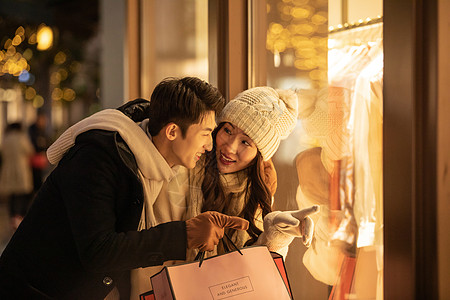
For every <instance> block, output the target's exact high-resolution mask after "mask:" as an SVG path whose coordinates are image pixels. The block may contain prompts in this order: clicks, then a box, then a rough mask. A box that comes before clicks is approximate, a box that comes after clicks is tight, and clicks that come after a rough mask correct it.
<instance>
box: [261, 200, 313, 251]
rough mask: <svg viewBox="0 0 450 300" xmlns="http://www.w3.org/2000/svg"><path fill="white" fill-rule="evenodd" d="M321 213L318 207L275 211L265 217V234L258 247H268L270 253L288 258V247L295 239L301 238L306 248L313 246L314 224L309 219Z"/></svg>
mask: <svg viewBox="0 0 450 300" xmlns="http://www.w3.org/2000/svg"><path fill="white" fill-rule="evenodd" d="M319 211H320V207H319V206H318V205H313V206H311V207H308V208H305V209H301V210H295V211H273V212H271V213H269V214H267V215H266V216H265V217H264V232H263V233H261V235H260V236H259V238H258V241H257V242H256V243H255V244H256V245H266V246H267V248H268V249H269V250H270V251H274V252H278V253H279V254H281V255H283V256H286V254H287V246H289V245H290V244H291V243H292V241H293V240H294V238H296V237H301V238H302V241H303V244H304V245H305V246H306V247H309V246H310V245H311V241H312V238H313V234H314V222H313V220H312V219H311V218H310V217H309V215H311V214H315V213H317V212H319Z"/></svg>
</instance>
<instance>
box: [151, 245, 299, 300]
mask: <svg viewBox="0 0 450 300" xmlns="http://www.w3.org/2000/svg"><path fill="white" fill-rule="evenodd" d="M241 253H242V254H241ZM150 280H151V282H152V286H153V292H154V294H155V298H156V299H157V300H172V299H176V300H198V299H211V300H220V299H226V298H231V297H233V298H232V299H242V300H245V299H248V300H250V299H252V300H253V299H277V300H283V299H291V296H290V293H289V287H288V286H287V285H286V284H285V282H284V280H283V278H282V276H281V274H280V272H279V271H278V268H277V266H276V264H275V261H274V259H273V258H272V255H271V253H270V252H269V250H268V249H267V247H265V246H251V247H245V248H243V249H240V251H233V252H229V253H226V254H222V255H217V256H213V257H210V258H206V259H204V260H203V261H202V262H201V265H200V263H199V262H192V263H185V264H180V265H174V266H166V267H164V268H163V269H162V270H161V272H159V273H157V274H155V275H153V276H152V277H151V279H150Z"/></svg>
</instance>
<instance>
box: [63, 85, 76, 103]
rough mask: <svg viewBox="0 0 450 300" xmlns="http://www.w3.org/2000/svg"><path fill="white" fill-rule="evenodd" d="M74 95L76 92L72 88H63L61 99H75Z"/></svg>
mask: <svg viewBox="0 0 450 300" xmlns="http://www.w3.org/2000/svg"><path fill="white" fill-rule="evenodd" d="M75 97H76V93H75V91H74V90H72V89H70V88H65V89H64V90H63V99H64V100H66V101H73V100H75Z"/></svg>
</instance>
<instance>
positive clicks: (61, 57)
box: [54, 51, 67, 65]
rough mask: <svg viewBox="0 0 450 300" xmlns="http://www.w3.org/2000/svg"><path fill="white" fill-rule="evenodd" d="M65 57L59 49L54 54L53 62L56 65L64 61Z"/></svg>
mask: <svg viewBox="0 0 450 300" xmlns="http://www.w3.org/2000/svg"><path fill="white" fill-rule="evenodd" d="M66 59H67V55H66V54H65V53H64V52H62V51H59V52H58V53H56V55H55V58H54V62H55V64H57V65H62V64H63V63H64V62H65V61H66Z"/></svg>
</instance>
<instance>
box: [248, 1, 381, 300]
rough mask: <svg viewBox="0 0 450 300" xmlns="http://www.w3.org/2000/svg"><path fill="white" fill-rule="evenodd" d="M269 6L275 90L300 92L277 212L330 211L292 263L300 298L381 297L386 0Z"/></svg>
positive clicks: (280, 156) (282, 157)
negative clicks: (383, 10) (383, 81)
mask: <svg viewBox="0 0 450 300" xmlns="http://www.w3.org/2000/svg"><path fill="white" fill-rule="evenodd" d="M253 4H254V5H258V3H257V2H256V1H254V2H253ZM265 4H266V12H267V14H266V16H264V17H265V19H266V22H265V23H264V24H265V25H266V28H264V29H263V30H264V31H265V32H266V52H265V53H264V54H263V55H264V56H265V62H266V70H267V74H266V78H267V85H269V86H271V87H274V88H281V89H295V90H296V91H297V94H298V95H299V115H298V123H297V126H296V128H295V130H294V132H293V133H292V134H291V135H290V136H289V138H288V139H286V140H284V141H282V143H281V145H280V148H279V150H278V151H277V153H276V154H275V156H274V158H273V160H274V163H275V166H276V169H277V174H278V189H277V193H276V195H275V204H274V208H275V209H279V210H294V209H299V208H300V209H301V208H305V207H308V206H311V205H314V204H318V205H320V206H321V212H320V213H319V214H316V215H314V216H313V219H314V221H315V238H314V241H313V243H312V245H311V247H309V248H305V246H303V244H302V243H301V241H297V239H296V240H294V242H293V243H292V244H291V246H290V250H289V254H288V256H287V258H286V266H287V269H288V274H289V277H290V282H291V287H292V290H293V293H294V298H299V299H303V298H305V299H328V298H330V296H331V298H330V299H344V298H348V299H382V298H383V276H382V274H383V273H382V272H383V234H382V233H383V214H382V211H383V199H382V190H383V187H382V176H383V173H382V119H383V115H382V112H383V110H382V107H383V103H382V101H383V100H382V80H383V45H382V29H383V25H382V18H381V17H380V15H382V2H381V1H378V0H376V1H375V0H374V1H370V0H365V1H337V0H330V1H325V0H267V1H265ZM254 11H257V10H254ZM253 29H254V30H262V29H256V28H253ZM254 55H262V54H261V53H258V52H255V53H254ZM253 60H255V59H254V58H253Z"/></svg>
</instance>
